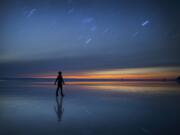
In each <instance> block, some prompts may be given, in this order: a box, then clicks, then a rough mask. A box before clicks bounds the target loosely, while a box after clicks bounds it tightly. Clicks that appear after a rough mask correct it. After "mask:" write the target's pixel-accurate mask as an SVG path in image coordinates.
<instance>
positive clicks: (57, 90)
mask: <svg viewBox="0 0 180 135" xmlns="http://www.w3.org/2000/svg"><path fill="white" fill-rule="evenodd" d="M58 92H59V86H57V89H56V96H58V95H59V94H58Z"/></svg>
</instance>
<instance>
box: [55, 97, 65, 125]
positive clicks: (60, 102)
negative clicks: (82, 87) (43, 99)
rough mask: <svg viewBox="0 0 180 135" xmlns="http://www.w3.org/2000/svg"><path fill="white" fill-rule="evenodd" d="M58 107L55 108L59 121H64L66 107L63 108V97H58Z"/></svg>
mask: <svg viewBox="0 0 180 135" xmlns="http://www.w3.org/2000/svg"><path fill="white" fill-rule="evenodd" d="M56 105H57V106H56V107H55V108H54V110H55V112H56V115H57V117H58V121H59V122H60V121H62V116H63V112H64V108H63V97H61V98H59V97H56Z"/></svg>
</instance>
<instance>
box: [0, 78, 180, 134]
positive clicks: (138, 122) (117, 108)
mask: <svg viewBox="0 0 180 135" xmlns="http://www.w3.org/2000/svg"><path fill="white" fill-rule="evenodd" d="M0 84H1V85H0V135H10V134H12V135H179V134H180V89H179V88H180V85H178V84H175V83H160V84H159V83H158V84H157V83H155V84H154V83H153V84H152V83H150V84H142V83H138V84H137V83H125V84H119V85H117V84H116V85H115V84H111V85H110V84H108V85H100V84H98V85H66V86H65V87H64V93H65V97H64V98H63V99H61V98H59V99H56V97H55V89H56V87H55V86H54V85H50V83H42V82H41V83H32V82H30V81H29V82H23V81H20V82H16V81H10V82H8V81H4V80H1V82H0Z"/></svg>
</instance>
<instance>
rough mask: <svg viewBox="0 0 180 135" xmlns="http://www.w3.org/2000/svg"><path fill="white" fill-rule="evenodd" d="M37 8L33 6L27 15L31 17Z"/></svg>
mask: <svg viewBox="0 0 180 135" xmlns="http://www.w3.org/2000/svg"><path fill="white" fill-rule="evenodd" d="M36 10H37V9H35V8H33V9H31V10H30V12H29V14H28V15H27V17H28V18H29V17H31V16H32V15H33V14H34V13H35V12H36Z"/></svg>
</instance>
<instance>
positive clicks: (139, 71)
mask: <svg viewBox="0 0 180 135" xmlns="http://www.w3.org/2000/svg"><path fill="white" fill-rule="evenodd" d="M178 75H180V67H149V68H129V69H111V70H96V71H86V72H75V73H64V74H63V77H64V78H65V79H164V78H166V79H173V78H176V77H177V76H178ZM56 76H57V74H56V73H50V74H37V75H29V77H31V78H56Z"/></svg>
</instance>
